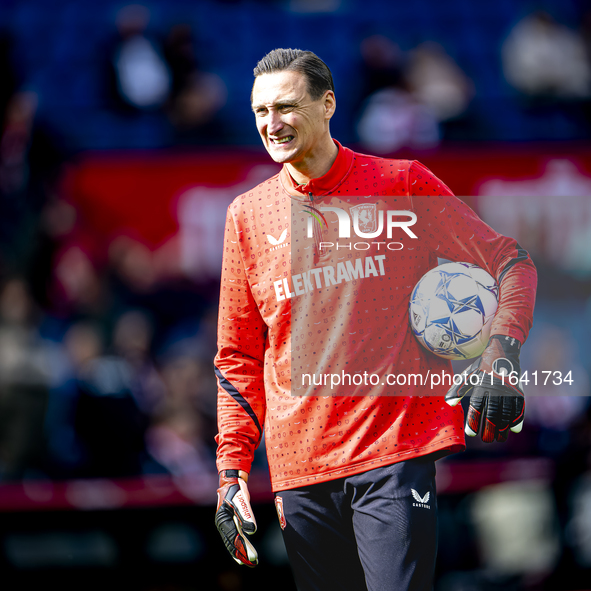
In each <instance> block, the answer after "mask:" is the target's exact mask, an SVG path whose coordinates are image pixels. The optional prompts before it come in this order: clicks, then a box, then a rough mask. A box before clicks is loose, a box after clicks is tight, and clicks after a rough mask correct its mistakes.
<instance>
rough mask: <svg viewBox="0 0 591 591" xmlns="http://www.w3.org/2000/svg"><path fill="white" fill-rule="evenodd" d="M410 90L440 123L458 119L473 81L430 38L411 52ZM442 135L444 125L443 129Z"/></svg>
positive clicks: (471, 93)
mask: <svg viewBox="0 0 591 591" xmlns="http://www.w3.org/2000/svg"><path fill="white" fill-rule="evenodd" d="M406 79H407V83H408V88H409V91H410V92H411V93H412V94H413V95H414V96H415V97H416V98H417V100H418V101H419V102H420V103H421V104H423V105H426V106H427V107H429V109H430V110H431V111H432V112H433V114H434V115H435V118H436V119H437V120H438V121H439V123H440V124H444V125H445V124H446V123H447V122H450V121H453V120H457V119H458V118H459V117H461V116H462V115H463V114H464V113H465V112H466V109H467V108H468V105H469V103H470V100H471V99H472V97H473V96H474V84H473V83H472V80H470V79H469V78H468V77H467V76H466V74H464V72H463V71H462V70H461V68H460V67H459V66H458V65H457V64H456V62H455V61H454V60H453V59H452V58H451V57H450V56H449V55H448V54H447V53H446V52H445V50H444V49H443V47H442V46H441V45H439V44H438V43H434V42H432V41H429V42H425V43H421V44H420V45H419V46H418V47H416V48H415V49H413V50H412V51H411V52H410V57H409V62H408V71H407V73H406ZM443 133H444V137H445V128H444V130H443Z"/></svg>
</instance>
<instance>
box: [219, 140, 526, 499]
mask: <svg viewBox="0 0 591 591" xmlns="http://www.w3.org/2000/svg"><path fill="white" fill-rule="evenodd" d="M337 145H338V146H339V154H338V156H337V159H336V161H335V163H334V165H333V167H332V168H331V169H330V171H329V172H328V173H327V174H326V175H324V176H323V177H321V178H319V179H313V180H311V181H310V182H309V183H308V184H307V185H303V186H298V185H297V184H296V183H295V182H294V181H293V179H292V178H291V176H290V175H289V173H288V171H287V169H286V168H285V167H284V168H283V169H282V171H281V173H280V174H278V175H276V176H274V177H272V178H271V179H269V180H267V181H265V182H264V183H261V184H260V185H258V186H257V187H255V188H254V189H253V190H252V191H249V192H248V193H245V194H243V195H240V196H239V197H237V198H236V200H235V201H234V202H233V203H232V205H231V206H230V207H229V209H228V215H227V220H226V232H225V241H224V259H223V265H222V285H221V294H220V307H219V321H218V322H219V326H218V354H217V356H216V359H215V366H216V374H217V376H218V382H219V393H218V428H219V434H218V436H217V438H216V440H217V443H218V452H217V455H218V460H217V461H218V469H219V470H222V469H242V470H246V471H247V472H248V471H250V467H251V463H252V458H253V454H254V450H255V449H256V447H257V446H258V444H259V443H260V441H261V438H262V435H263V429H264V432H265V443H266V448H267V456H268V460H269V467H270V475H271V483H272V486H273V490H275V491H279V490H285V489H289V488H295V487H299V486H305V485H308V484H312V483H315V482H320V481H327V480H331V479H334V478H340V477H342V476H346V475H349V474H356V473H360V472H363V471H365V470H368V469H371V468H374V467H378V466H382V465H387V464H389V463H394V462H397V461H403V460H406V459H410V458H413V457H417V456H421V455H425V454H429V453H433V452H437V453H439V454H441V455H445V454H447V453H453V452H455V451H459V450H461V449H463V447H464V433H463V413H462V409H461V407H455V408H451V407H449V406H448V405H447V404H446V403H445V402H444V399H443V396H444V395H445V393H446V391H447V389H448V387H449V386H446V385H440V386H434V387H426V386H424V385H423V386H420V385H408V384H405V385H394V386H388V385H387V384H385V380H384V378H385V376H386V374H404V375H409V374H422V375H423V376H424V375H426V374H427V373H428V372H430V373H439V374H441V372H442V371H444V372H448V373H449V372H450V371H451V365H450V363H449V362H447V361H445V360H443V359H440V358H438V357H435V356H434V355H432V354H430V353H428V352H427V351H426V350H424V349H423V348H422V347H421V346H420V345H419V343H418V342H417V340H416V339H415V338H414V336H413V335H412V333H411V331H410V327H409V323H408V303H409V298H410V294H411V292H412V289H413V288H414V286H415V284H416V282H417V281H418V280H419V278H420V277H421V276H422V275H423V274H424V273H425V272H426V271H427V270H429V269H430V268H433V267H435V266H436V265H437V263H438V261H437V258H438V257H441V258H445V259H450V260H456V261H465V262H470V263H474V264H477V265H479V266H481V267H483V268H485V269H486V270H488V272H489V273H490V274H491V275H493V276H495V277H497V278H499V277H502V283H501V290H500V291H501V294H500V303H499V309H498V311H497V314H496V316H495V320H494V323H493V329H492V332H493V334H505V335H509V336H514V337H516V338H518V339H519V340H520V341H521V342H524V341H525V339H526V338H527V334H528V331H529V329H530V327H531V323H532V310H533V304H534V298H535V287H536V272H535V268H534V266H533V264H532V262H531V260H530V259H529V257H528V256H527V254H525V255H524V254H523V253H524V251H523V250H521V249H520V247H519V245H518V244H516V242H515V241H514V240H512V239H510V238H507V237H504V236H501V235H499V234H498V233H496V232H495V231H494V230H492V229H491V228H490V227H489V226H487V225H486V224H484V223H483V222H482V221H481V220H480V219H479V218H478V217H477V216H476V214H475V213H474V212H473V211H472V210H471V209H470V208H468V207H467V206H466V205H465V204H464V203H463V202H462V201H460V200H459V199H457V198H456V197H454V196H453V195H452V193H451V191H450V190H449V189H448V187H446V186H445V184H444V183H443V182H441V181H440V180H439V179H437V178H436V177H435V176H434V175H433V174H432V173H431V172H430V171H429V170H428V169H426V168H425V167H424V166H423V165H421V164H420V163H418V162H414V161H407V160H392V159H383V158H376V157H373V156H367V155H363V154H359V153H355V152H352V151H351V150H349V149H347V148H344V147H342V146H340V144H338V143H337ZM310 195H312V197H313V201H312V204H313V206H314V207H316V208H320V207H339V208H341V209H343V210H348V211H349V212H350V213H351V212H352V211H354V209H353V210H352V209H351V208H355V207H358V206H363V207H362V208H361V210H363V209H364V208H367V207H368V204H370V206H369V207H371V208H373V209H372V211H373V212H374V214H372V215H375V212H379V211H384V214H385V215H386V214H387V211H388V210H396V211H410V212H413V213H414V214H416V216H417V219H416V223H415V224H414V225H412V226H411V227H410V228H409V229H410V230H411V231H412V233H413V234H414V235H416V238H411V237H409V236H408V234H406V233H405V232H403V231H401V229H400V228H394V232H396V231H397V232H398V234H397V235H396V236H394V235H393V236H392V241H396V243H397V244H401V245H402V248H400V249H399V250H388V248H387V246H386V244H387V243H388V242H390V240H388V239H385V240H384V242H383V243H382V244H375V243H373V244H370V246H369V248H368V249H367V250H363V251H356V250H355V249H354V248H351V249H344V250H343V251H342V252H340V251H339V252H335V249H334V248H333V249H332V250H331V249H325V250H324V251H323V250H320V251H319V250H318V241H324V242H325V243H327V244H330V243H331V242H332V243H333V244H334V243H336V241H338V236H336V234H335V233H336V232H337V227H338V225H337V224H336V218H335V219H332V220H330V222H331V223H329V224H328V226H326V227H324V226H322V224H319V225H318V227H317V228H315V230H314V231H315V232H319V234H316V235H315V238H316V239H315V241H310V243H311V244H312V247H311V248H308V245H307V246H306V247H305V250H304V249H303V248H302V246H303V241H304V238H305V236H304V237H303V238H301V239H300V238H295V237H294V233H295V234H297V232H296V230H295V225H297V224H298V223H299V222H300V221H301V222H302V224H304V227H305V223H306V221H307V216H308V215H309V214H308V213H307V211H306V209H305V207H304V205H305V204H307V203H309V202H310ZM361 210H359V211H361ZM327 217H328V216H327ZM335 236H336V237H335ZM269 237H270V238H269ZM292 240H293V243H292ZM380 240H381V239H380ZM380 240H378V239H376V240H375V241H372V240H367V242H369V243H372V242H380ZM296 241H297V242H298V243H297V244H296ZM306 244H307V243H306ZM395 248H399V247H398V246H396V247H395ZM337 255H338V256H337ZM292 257H295V258H294V259H293V260H292ZM335 257H336V258H335ZM358 259H359V260H361V262H359V260H358ZM368 259H371V260H370V261H369V262H368ZM337 260H338V261H339V262H336V261H337ZM347 262H349V266H347ZM329 266H332V267H333V270H329V271H327V270H326V268H327V267H329ZM314 269H320V270H319V271H314ZM352 269H353V270H355V272H356V274H353V273H352ZM360 270H361V271H362V272H361V273H359V271H360ZM503 271H505V272H504V273H503ZM292 320H293V323H292ZM296 324H297V331H295V326H296ZM294 333H297V334H294ZM311 364H315V366H316V367H315V368H313V371H314V372H316V373H322V374H324V373H326V372H333V373H341V372H342V371H343V370H344V369H347V371H348V372H350V373H353V372H357V371H363V370H365V371H367V372H371V373H375V374H376V375H377V376H379V380H380V381H379V383H378V385H374V386H367V385H361V386H350V387H348V386H347V387H341V388H338V389H337V390H335V389H332V388H330V387H329V386H322V385H321V386H314V387H313V388H312V389H310V388H308V389H307V390H306V391H305V393H307V394H310V393H312V394H313V395H305V396H301V395H297V396H295V395H292V393H293V392H298V393H302V390H301V389H299V390H298V388H299V386H300V384H299V383H298V384H295V383H294V384H292V380H293V379H294V378H293V376H294V375H296V374H297V376H298V380H299V379H300V377H301V372H302V371H305V369H306V368H307V367H309V366H310V365H311ZM292 365H293V367H292ZM296 366H297V367H296ZM292 370H293V371H292ZM292 386H293V388H292ZM296 386H297V387H296Z"/></svg>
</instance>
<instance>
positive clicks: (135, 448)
mask: <svg viewBox="0 0 591 591" xmlns="http://www.w3.org/2000/svg"><path fill="white" fill-rule="evenodd" d="M77 387H78V400H77V405H76V412H75V419H74V421H75V422H74V424H75V430H76V434H77V437H78V439H79V441H80V442H81V444H82V446H83V452H84V463H83V464H82V466H81V472H82V474H81V475H82V476H88V477H111V478H117V477H124V476H137V475H139V474H141V473H142V461H143V459H144V450H145V446H144V431H145V426H146V417H145V415H144V414H143V413H142V412H141V410H140V409H139V407H138V405H137V403H136V401H135V398H134V397H133V395H132V387H133V372H132V370H131V368H130V366H129V364H128V363H127V362H126V361H125V360H124V359H122V358H121V357H118V356H116V355H98V356H94V357H92V358H90V359H87V360H86V361H85V362H84V363H83V364H82V365H81V366H80V368H79V370H78V375H77Z"/></svg>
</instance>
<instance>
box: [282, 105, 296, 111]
mask: <svg viewBox="0 0 591 591" xmlns="http://www.w3.org/2000/svg"><path fill="white" fill-rule="evenodd" d="M292 109H293V105H281V106H280V107H279V110H280V111H281V112H283V113H286V112H288V111H291V110H292Z"/></svg>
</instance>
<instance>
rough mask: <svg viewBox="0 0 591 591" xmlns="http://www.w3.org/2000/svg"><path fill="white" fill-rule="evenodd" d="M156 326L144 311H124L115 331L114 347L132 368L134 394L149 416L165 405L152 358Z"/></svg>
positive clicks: (162, 389)
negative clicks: (154, 326)
mask: <svg viewBox="0 0 591 591" xmlns="http://www.w3.org/2000/svg"><path fill="white" fill-rule="evenodd" d="M152 336H153V326H152V323H151V321H150V318H149V317H148V315H147V314H146V313H145V312H143V311H141V310H130V311H129V312H125V313H124V314H122V315H121V316H120V317H119V319H118V320H117V322H116V324H115V328H114V330H113V349H114V351H115V353H116V354H117V355H119V356H120V357H121V358H123V359H124V360H125V361H126V362H127V364H128V366H129V368H130V370H131V372H132V373H131V393H132V395H133V397H134V398H135V401H136V403H137V405H138V407H139V408H140V410H141V411H142V412H143V413H144V414H146V415H147V416H149V415H151V414H153V413H154V412H155V410H156V409H157V408H158V407H159V405H160V404H162V401H163V399H164V396H165V388H164V383H163V382H162V379H161V377H160V375H159V373H158V371H157V369H156V367H155V365H154V362H153V361H152V356H151V346H152Z"/></svg>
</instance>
